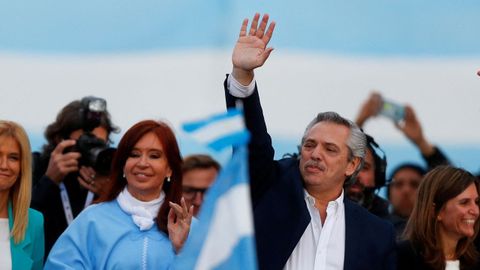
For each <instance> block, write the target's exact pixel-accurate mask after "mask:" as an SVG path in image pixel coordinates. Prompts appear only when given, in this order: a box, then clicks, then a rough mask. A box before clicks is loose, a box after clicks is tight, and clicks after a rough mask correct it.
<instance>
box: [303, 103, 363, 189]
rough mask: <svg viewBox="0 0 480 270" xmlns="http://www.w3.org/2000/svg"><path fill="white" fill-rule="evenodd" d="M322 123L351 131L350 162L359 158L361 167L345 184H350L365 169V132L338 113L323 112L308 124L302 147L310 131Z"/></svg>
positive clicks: (348, 141) (349, 138)
mask: <svg viewBox="0 0 480 270" xmlns="http://www.w3.org/2000/svg"><path fill="white" fill-rule="evenodd" d="M320 122H328V123H334V124H338V125H342V126H345V127H347V128H348V129H349V130H350V136H349V137H348V140H347V146H348V150H349V154H348V161H351V160H352V159H353V158H354V157H359V158H360V166H358V167H357V168H356V170H355V172H353V174H352V175H351V176H350V177H348V179H347V181H346V183H345V184H349V182H350V180H351V179H355V176H357V174H358V173H359V172H360V170H361V169H362V167H363V163H364V160H365V150H366V148H367V138H366V136H365V134H364V133H363V131H362V130H361V129H360V128H359V127H358V126H357V124H355V123H354V122H352V121H350V120H348V119H346V118H343V117H342V116H340V115H339V114H338V113H336V112H322V113H319V114H317V116H316V117H315V118H314V119H313V120H312V121H311V122H310V123H309V124H308V126H307V128H306V129H305V132H304V133H303V137H302V142H301V145H303V143H304V142H305V139H306V136H307V133H308V132H309V131H310V129H311V128H312V127H313V126H314V125H316V124H318V123H320ZM347 182H348V183H347Z"/></svg>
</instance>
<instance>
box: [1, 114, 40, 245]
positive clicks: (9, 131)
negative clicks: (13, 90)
mask: <svg viewBox="0 0 480 270" xmlns="http://www.w3.org/2000/svg"><path fill="white" fill-rule="evenodd" d="M2 137H3V138H13V139H15V140H16V141H17V143H18V146H19V147H20V174H19V176H18V179H17V181H15V183H14V184H13V186H12V187H11V188H10V192H9V198H8V199H9V200H11V202H12V208H13V209H12V210H13V228H12V231H11V235H12V237H13V240H14V242H15V243H16V244H18V243H19V242H21V241H22V240H23V239H24V237H25V232H26V230H27V224H28V208H29V207H30V198H31V193H32V154H31V150H30V142H29V140H28V136H27V133H26V132H25V130H24V129H23V127H22V126H20V125H19V124H17V123H15V122H12V121H3V120H0V138H2Z"/></svg>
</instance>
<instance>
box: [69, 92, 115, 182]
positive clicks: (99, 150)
mask: <svg viewBox="0 0 480 270" xmlns="http://www.w3.org/2000/svg"><path fill="white" fill-rule="evenodd" d="M81 105H82V106H81V109H80V111H79V113H80V117H81V119H82V126H83V127H82V129H83V134H82V135H81V136H80V138H78V140H77V143H76V144H75V145H74V146H72V147H70V148H68V149H66V150H65V152H79V153H80V154H81V155H82V156H81V158H80V159H79V165H80V166H82V165H83V166H89V167H92V168H93V169H94V170H95V171H96V172H97V173H98V174H101V175H108V174H110V166H111V164H112V160H113V155H114V154H115V151H116V149H115V148H112V147H109V146H108V144H107V142H106V141H104V140H102V139H99V138H97V137H96V136H95V135H93V134H92V130H94V129H95V128H97V127H98V126H100V124H101V120H102V116H104V114H105V113H106V112H107V101H106V100H105V99H103V98H98V97H94V96H88V97H84V98H83V99H82V100H81Z"/></svg>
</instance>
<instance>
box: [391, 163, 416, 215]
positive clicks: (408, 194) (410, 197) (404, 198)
mask: <svg viewBox="0 0 480 270" xmlns="http://www.w3.org/2000/svg"><path fill="white" fill-rule="evenodd" d="M421 181H422V175H421V174H419V173H418V172H417V171H416V170H413V169H411V168H405V169H401V170H399V171H398V172H397V173H395V175H393V178H392V182H391V183H390V185H389V187H388V188H389V192H390V196H389V200H390V203H391V204H392V207H393V212H394V213H396V214H397V215H399V216H401V217H403V218H408V217H409V216H410V213H412V210H413V205H414V204H415V199H416V197H417V190H418V186H419V185H420V182H421Z"/></svg>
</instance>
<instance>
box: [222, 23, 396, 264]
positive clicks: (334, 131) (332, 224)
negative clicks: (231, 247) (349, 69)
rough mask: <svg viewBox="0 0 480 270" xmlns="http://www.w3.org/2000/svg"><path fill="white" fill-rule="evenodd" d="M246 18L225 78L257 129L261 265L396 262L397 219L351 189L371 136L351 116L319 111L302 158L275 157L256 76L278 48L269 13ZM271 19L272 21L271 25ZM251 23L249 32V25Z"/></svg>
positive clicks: (252, 159)
mask: <svg viewBox="0 0 480 270" xmlns="http://www.w3.org/2000/svg"><path fill="white" fill-rule="evenodd" d="M259 18H260V15H259V14H256V15H255V17H254V18H253V21H252V24H251V27H250V29H249V30H248V29H247V28H248V27H247V26H248V20H247V19H246V20H244V21H243V24H242V28H241V31H240V37H239V39H238V41H237V43H236V46H235V49H234V52H233V55H232V62H233V71H232V74H231V76H227V79H226V80H225V85H224V86H225V93H226V101H227V106H228V107H233V106H235V103H236V101H237V100H242V101H243V109H244V112H245V121H246V126H247V128H248V129H249V131H250V132H251V135H252V139H251V141H250V144H249V164H250V178H251V191H252V201H253V208H254V223H255V233H256V244H257V254H258V261H259V268H260V269H302V270H308V269H347V270H361V269H369V270H372V269H394V268H395V239H394V230H393V227H392V225H391V224H389V223H388V222H386V221H383V220H381V219H380V218H378V217H375V216H374V215H372V214H370V213H368V211H367V210H365V209H363V208H362V207H361V206H358V205H356V204H355V203H353V202H352V201H350V200H348V199H347V198H345V196H344V190H343V186H344V183H345V181H346V180H348V179H349V178H350V177H353V176H354V175H355V174H356V173H358V171H359V170H360V168H361V165H362V163H363V159H364V157H365V148H366V139H365V135H364V134H363V132H361V130H360V129H359V128H358V127H357V126H356V125H355V124H354V123H353V122H351V121H349V120H347V119H345V118H343V117H341V116H339V115H338V114H336V113H334V112H327V113H320V114H318V116H317V117H316V118H315V119H314V120H313V121H312V122H311V123H310V124H309V125H308V126H307V129H306V131H305V133H304V136H303V138H302V144H301V149H300V155H299V157H298V158H293V157H292V158H286V159H282V160H280V161H275V160H274V159H273V156H274V150H273V148H272V142H271V138H270V136H269V134H268V133H267V129H266V124H265V120H264V117H263V112H262V108H261V105H260V100H259V96H258V91H257V87H256V83H255V80H254V72H253V71H254V69H255V68H257V67H260V66H262V65H263V64H264V63H265V61H266V60H267V58H268V57H269V55H270V53H271V51H272V50H273V49H272V48H267V47H266V46H267V44H268V42H269V41H270V39H271V37H272V34H273V30H274V28H275V23H274V22H272V23H271V24H270V25H269V26H268V15H264V16H263V18H262V20H261V21H260V20H259ZM267 26H268V27H267ZM247 30H248V32H247Z"/></svg>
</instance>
